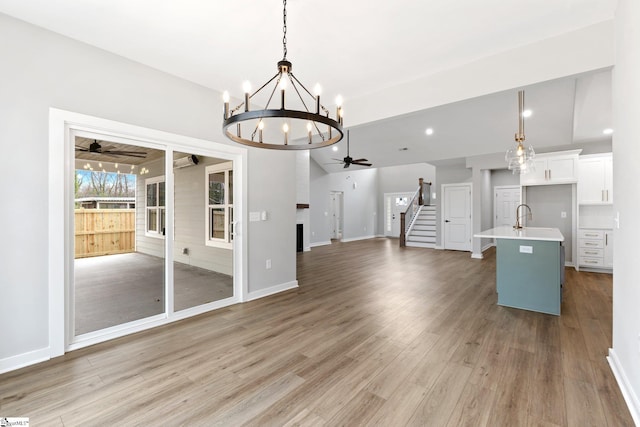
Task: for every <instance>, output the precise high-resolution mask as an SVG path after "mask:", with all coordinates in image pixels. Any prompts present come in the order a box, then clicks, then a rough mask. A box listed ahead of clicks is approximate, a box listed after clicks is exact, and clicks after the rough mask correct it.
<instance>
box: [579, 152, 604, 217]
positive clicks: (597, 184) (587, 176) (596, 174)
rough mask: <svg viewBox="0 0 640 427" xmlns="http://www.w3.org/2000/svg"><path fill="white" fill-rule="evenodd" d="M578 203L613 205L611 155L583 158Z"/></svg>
mask: <svg viewBox="0 0 640 427" xmlns="http://www.w3.org/2000/svg"><path fill="white" fill-rule="evenodd" d="M579 174H580V176H579V180H578V203H579V204H582V205H607V204H612V203H613V161H612V157H611V153H606V154H594V155H588V156H582V157H580V160H579Z"/></svg>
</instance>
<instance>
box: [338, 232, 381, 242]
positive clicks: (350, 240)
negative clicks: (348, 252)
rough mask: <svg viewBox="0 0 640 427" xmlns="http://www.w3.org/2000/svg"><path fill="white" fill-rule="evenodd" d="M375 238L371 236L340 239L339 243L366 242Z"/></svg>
mask: <svg viewBox="0 0 640 427" xmlns="http://www.w3.org/2000/svg"><path fill="white" fill-rule="evenodd" d="M375 238H376V236H375V235H373V234H372V235H370V236H360V237H350V238H348V239H342V240H341V242H343V243H347V242H355V241H356V240H367V239H375Z"/></svg>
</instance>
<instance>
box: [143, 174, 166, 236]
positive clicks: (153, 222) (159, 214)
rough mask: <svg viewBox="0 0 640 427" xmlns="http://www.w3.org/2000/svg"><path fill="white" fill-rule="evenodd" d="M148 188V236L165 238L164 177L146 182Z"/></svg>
mask: <svg viewBox="0 0 640 427" xmlns="http://www.w3.org/2000/svg"><path fill="white" fill-rule="evenodd" d="M144 183H145V187H146V201H147V203H146V217H147V218H146V222H147V228H146V233H145V234H146V235H147V236H150V237H160V238H161V237H163V236H164V230H165V206H164V176H158V177H155V178H149V179H147V180H145V181H144Z"/></svg>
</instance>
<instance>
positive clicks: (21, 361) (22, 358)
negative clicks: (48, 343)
mask: <svg viewBox="0 0 640 427" xmlns="http://www.w3.org/2000/svg"><path fill="white" fill-rule="evenodd" d="M50 354H51V350H50V349H49V347H45V348H41V349H39V350H33V351H29V352H27V353H22V354H17V355H15V356H10V357H7V358H5V359H0V374H3V373H5V372H9V371H15V370H16V369H20V368H24V367H25V366H30V365H35V364H36V363H40V362H46V361H47V360H49V359H51V356H50Z"/></svg>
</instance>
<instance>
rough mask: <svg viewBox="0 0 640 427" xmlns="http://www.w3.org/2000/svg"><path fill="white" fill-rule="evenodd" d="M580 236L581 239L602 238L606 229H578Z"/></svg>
mask: <svg viewBox="0 0 640 427" xmlns="http://www.w3.org/2000/svg"><path fill="white" fill-rule="evenodd" d="M578 237H579V238H581V239H602V238H604V231H602V230H578Z"/></svg>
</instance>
